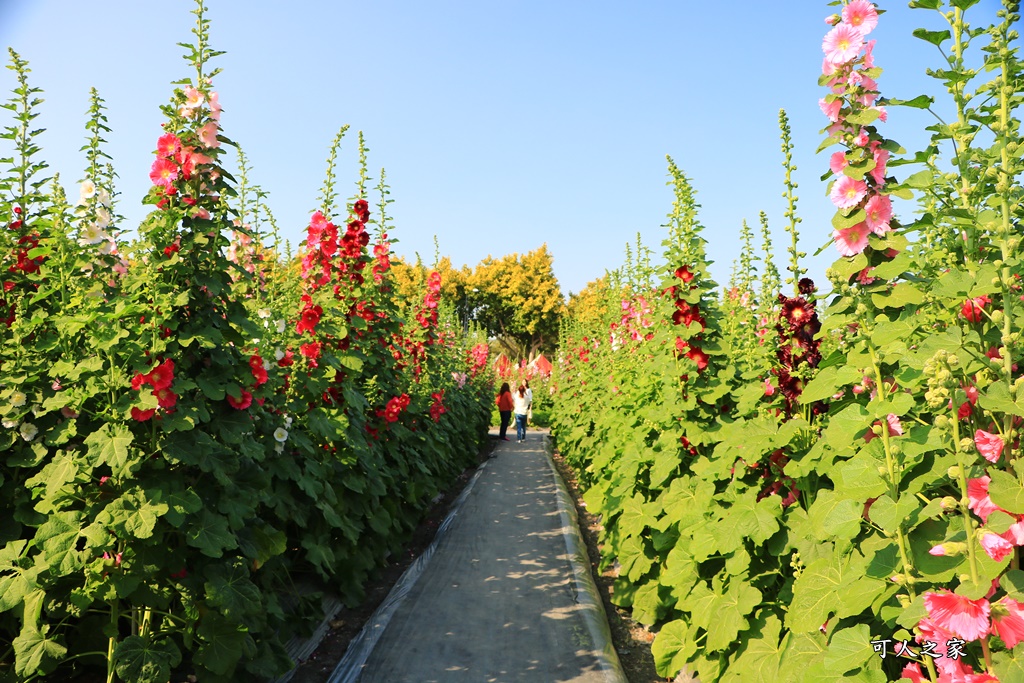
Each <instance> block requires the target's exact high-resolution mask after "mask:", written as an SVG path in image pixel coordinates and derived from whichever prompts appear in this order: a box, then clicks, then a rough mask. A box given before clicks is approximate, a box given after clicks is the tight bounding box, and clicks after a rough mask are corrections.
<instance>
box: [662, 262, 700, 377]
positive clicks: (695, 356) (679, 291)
mask: <svg viewBox="0 0 1024 683" xmlns="http://www.w3.org/2000/svg"><path fill="white" fill-rule="evenodd" d="M675 276H676V277H677V278H679V280H680V282H681V284H679V285H673V286H671V287H669V288H668V290H667V292H666V293H667V294H668V295H669V296H672V297H675V306H676V310H675V311H674V312H673V313H672V323H673V324H674V325H682V326H683V327H685V328H687V329H688V330H689V329H690V326H691V325H694V324H696V325H697V330H696V331H691V333H690V337H689V338H692V337H693V336H696V335H699V334H700V333H701V332H703V331H704V328H705V326H706V325H707V322H706V321H705V320H704V317H703V316H702V315H701V314H700V306H699V305H698V304H691V303H689V302H687V301H686V299H685V296H686V294H687V293H688V292H690V291H692V290H694V289H696V288H697V285H695V284H691V283H692V282H693V278H694V274H693V273H692V272H690V269H689V267H688V266H680V267H678V268H676V270H675ZM676 354H677V355H678V356H679V357H683V356H685V357H687V358H689V359H690V360H692V361H693V362H694V363H696V364H697V370H698V371H703V370H704V368H706V367H707V366H708V360H709V357H708V354H706V353H704V351H703V350H702V349H701V348H700V347H699V346H695V345H693V344H691V343H690V342H689V341H688V339H683V338H682V337H676Z"/></svg>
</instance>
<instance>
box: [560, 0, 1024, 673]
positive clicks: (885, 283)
mask: <svg viewBox="0 0 1024 683" xmlns="http://www.w3.org/2000/svg"><path fill="white" fill-rule="evenodd" d="M978 4H979V3H978V2H977V0H949V1H948V2H945V1H943V0H914V1H913V2H911V3H910V6H911V7H912V8H916V9H920V10H922V11H925V12H928V13H931V14H932V15H933V16H934V18H935V19H938V21H941V22H945V23H946V24H947V25H948V28H944V29H942V30H926V29H919V30H917V31H915V32H914V36H915V37H916V38H919V39H921V40H924V41H926V42H928V43H931V44H933V45H935V46H936V47H937V48H938V51H939V52H940V54H941V61H940V63H939V65H938V68H936V69H934V70H933V71H931V72H929V73H930V75H932V76H933V77H935V78H936V79H938V81H939V82H940V83H941V84H942V86H943V87H944V89H945V90H946V91H947V92H948V94H949V98H948V101H947V102H943V103H939V104H936V103H935V102H934V101H933V100H932V98H929V97H925V96H920V97H916V98H913V99H910V100H897V99H892V98H890V99H885V98H882V97H881V95H880V92H879V86H878V80H879V78H880V76H881V73H882V71H881V69H880V68H879V67H878V66H877V65H876V64H875V60H874V56H873V49H874V46H875V40H874V36H873V35H872V31H873V29H875V27H876V26H877V24H878V22H879V21H882V20H884V18H883V17H882V15H883V12H882V10H880V9H878V8H877V7H876V6H875V5H874V4H872V3H870V2H867V1H866V0H843V1H842V2H834V3H831V5H832V6H835V7H836V13H835V14H832V15H831V16H829V17H828V18H827V20H826V21H827V24H828V26H827V29H826V30H827V33H826V35H825V37H824V40H823V51H824V61H823V65H822V76H821V79H820V85H821V86H822V87H823V88H824V93H823V96H822V99H821V101H820V102H819V105H820V107H821V110H822V112H823V114H824V116H825V117H826V118H827V121H826V128H825V129H824V131H823V133H824V135H825V140H824V142H823V143H822V145H821V148H820V150H819V151H825V150H828V151H829V152H830V155H829V163H828V169H827V171H826V172H825V174H824V175H823V176H822V181H823V183H825V190H826V193H827V195H828V196H829V198H830V200H831V202H832V203H833V205H834V207H835V210H836V213H835V217H834V219H833V225H832V227H831V228H830V233H831V234H830V235H825V234H820V235H817V236H816V237H815V239H818V240H821V241H825V240H826V238H828V241H827V243H826V246H829V245H834V246H835V248H836V249H837V250H838V251H839V254H840V258H839V259H838V260H836V262H835V263H834V264H833V265H832V267H831V268H830V269H829V270H828V271H827V276H828V279H829V284H830V287H831V291H830V292H828V293H827V294H824V295H820V294H818V290H817V287H816V285H815V283H813V282H811V281H810V280H809V279H807V278H806V277H805V273H804V271H803V270H802V267H801V265H800V262H801V259H802V258H803V257H804V254H802V253H801V252H799V251H798V246H797V239H798V234H797V226H798V223H799V218H798V216H797V213H796V203H797V197H796V195H795V184H794V183H793V181H792V172H793V171H794V167H793V165H792V154H791V152H792V144H793V143H792V138H791V131H790V128H789V124H788V121H787V119H786V117H785V114H784V113H783V114H782V116H781V119H780V122H781V128H782V139H783V146H782V147H783V154H784V164H783V165H784V171H785V194H784V196H785V198H786V212H785V222H786V224H787V229H788V230H789V233H790V235H791V237H792V243H791V245H790V246H789V249H788V251H789V253H790V265H789V269H788V270H789V277H788V279H787V282H786V286H785V287H783V285H782V283H781V279H782V278H781V275H780V273H779V271H778V269H777V267H776V266H775V264H774V256H773V251H772V246H771V243H770V240H769V230H768V222H767V217H766V216H764V214H762V216H761V221H760V222H761V225H762V232H763V235H764V245H763V249H762V250H761V254H760V257H759V258H758V257H757V255H756V253H757V252H756V250H755V249H753V245H752V242H753V234H752V231H751V230H750V228H749V227H748V226H747V225H744V226H743V230H742V232H741V241H742V242H743V243H744V244H745V245H746V248H745V249H744V256H743V257H742V258H741V260H740V262H739V263H737V264H736V268H735V270H734V275H733V278H732V281H731V282H730V285H729V287H727V288H725V289H724V290H723V291H722V292H721V293H720V292H719V290H718V286H717V285H716V284H715V283H714V282H713V281H712V280H711V278H710V274H709V270H708V267H709V262H708V260H707V258H706V255H705V245H706V242H705V239H704V237H703V236H702V226H701V224H700V222H699V218H698V215H697V211H698V208H699V207H698V205H697V203H696V202H695V197H694V191H693V187H692V185H691V183H690V181H689V180H688V179H687V178H686V177H685V175H684V174H683V173H682V172H681V171H680V170H679V169H678V168H677V167H676V166H675V164H673V163H672V162H671V160H670V163H669V170H670V184H671V185H672V186H673V188H674V193H675V195H674V196H675V202H674V205H673V210H672V212H671V213H670V215H669V221H668V226H667V227H668V237H667V239H666V240H665V242H664V252H663V256H664V258H663V261H662V262H661V264H660V265H652V259H651V258H650V254H649V251H648V250H645V249H643V248H641V249H638V250H637V253H636V254H635V258H631V259H630V261H629V263H628V264H627V266H626V267H624V268H623V269H620V270H619V271H617V272H615V273H612V274H611V275H610V276H609V278H608V279H607V280H606V282H605V287H604V289H603V290H602V291H604V292H605V295H604V305H603V307H602V308H601V309H600V310H602V311H603V315H593V314H591V315H589V316H588V317H587V318H586V319H585V320H576V321H574V322H570V323H567V324H565V325H564V326H563V330H562V351H561V353H560V355H559V358H558V363H557V364H556V370H555V375H554V378H553V380H552V381H553V383H554V384H555V386H556V392H555V395H554V403H555V408H554V420H553V421H554V432H555V434H556V435H557V440H558V446H559V449H560V450H561V451H562V453H563V454H564V455H565V456H566V457H567V460H568V461H569V462H570V463H571V464H572V466H573V467H574V468H575V469H576V470H577V471H578V472H579V478H580V482H581V484H582V486H583V487H584V488H585V489H586V491H585V493H584V501H585V503H586V505H587V507H588V508H589V509H590V510H591V511H592V512H594V513H597V514H599V515H600V516H601V521H602V525H603V531H602V553H603V562H604V566H605V568H609V567H610V568H612V569H613V570H614V571H615V572H617V579H616V581H615V584H614V596H613V599H614V600H615V602H616V603H617V604H619V605H622V606H625V607H629V608H631V610H632V614H633V616H634V618H636V619H637V620H639V621H641V622H643V623H645V624H651V625H655V626H656V627H657V629H658V634H657V637H656V639H655V641H654V645H653V649H654V655H655V658H656V663H657V667H658V670H659V672H660V673H661V674H663V675H667V676H675V675H676V674H677V673H679V672H680V671H688V672H697V673H698V674H699V676H700V680H701V681H703V682H704V683H714V682H715V681H743V682H745V683H748V682H752V681H808V682H810V681H814V682H815V683H818V682H825V681H840V680H842V681H864V682H870V683H876V682H877V683H880V682H882V681H886V680H897V679H899V680H904V681H912V682H918V681H933V682H934V681H941V682H943V683H953V682H966V683H987V682H992V681H1003V682H1004V683H1006V682H1008V681H1018V680H1024V655H1022V648H1024V646H1021V645H1020V644H1019V643H1020V642H1021V641H1022V640H1024V572H1022V571H1021V569H1020V550H1019V548H1020V546H1021V545H1024V533H1022V529H1024V527H1022V520H1024V459H1022V458H1021V439H1020V429H1021V428H1020V425H1021V423H1022V420H1024V393H1022V392H1024V389H1022V386H1024V378H1022V377H1024V375H1022V372H1021V370H1020V368H1019V367H1018V364H1019V361H1020V348H1021V329H1022V326H1024V307H1022V303H1021V302H1022V301H1024V292H1022V291H1021V285H1020V273H1021V270H1022V267H1021V261H1020V253H1021V250H1020V247H1021V237H1022V233H1021V225H1020V220H1021V218H1022V213H1024V208H1022V205H1021V198H1022V191H1021V184H1020V172H1021V163H1022V162H1021V156H1022V153H1024V148H1022V146H1021V136H1020V124H1019V120H1018V118H1017V115H1018V112H1019V105H1020V103H1021V100H1022V92H1024V89H1022V87H1021V86H1022V81H1021V73H1022V72H1021V65H1022V62H1021V60H1020V58H1019V55H1018V48H1017V44H1018V34H1017V32H1016V30H1015V26H1016V25H1017V22H1018V21H1019V3H1018V2H1016V1H1013V0H1003V2H1002V3H1001V7H1000V8H999V9H998V11H996V12H995V16H992V13H991V11H989V12H988V13H987V14H986V12H985V11H984V10H986V9H987V8H986V7H984V6H979V7H975V5H978ZM975 15H978V16H977V18H975ZM896 106H904V107H911V108H918V109H931V110H934V111H938V112H940V114H941V116H942V117H943V118H938V116H937V117H936V122H935V123H934V124H933V125H931V126H929V127H928V131H929V132H930V133H931V140H930V144H929V145H928V147H927V148H926V149H924V150H921V151H919V152H917V153H914V154H910V153H907V152H906V151H905V150H903V149H902V148H901V147H900V146H899V144H897V143H896V142H894V141H892V140H889V139H887V138H886V137H884V135H883V134H882V133H881V132H880V130H881V124H882V123H884V122H885V120H886V118H887V116H888V115H889V113H888V109H889V108H892V107H896ZM894 198H899V199H904V200H907V199H915V198H916V200H917V203H918V209H917V211H916V213H915V217H914V218H913V219H912V220H908V221H906V222H900V221H899V220H898V219H897V218H896V217H895V215H894V213H893V199H894Z"/></svg>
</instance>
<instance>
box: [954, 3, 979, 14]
mask: <svg viewBox="0 0 1024 683" xmlns="http://www.w3.org/2000/svg"><path fill="white" fill-rule="evenodd" d="M949 2H950V4H951V5H953V6H954V7H956V8H958V9H960V10H963V11H965V12H966V11H967V10H969V9H970V8H971V7H974V6H975V5H977V4H978V3H979V2H981V0H949Z"/></svg>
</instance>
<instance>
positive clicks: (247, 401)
mask: <svg viewBox="0 0 1024 683" xmlns="http://www.w3.org/2000/svg"><path fill="white" fill-rule="evenodd" d="M239 391H240V392H241V396H240V397H239V398H235V397H234V396H232V395H231V394H228V395H227V399H228V404H229V405H230V406H231V407H232V408H234V409H235V410H245V409H246V408H248V407H249V406H251V405H252V394H250V393H249V392H248V391H246V390H245V389H240V390H239Z"/></svg>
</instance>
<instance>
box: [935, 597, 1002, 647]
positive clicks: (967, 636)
mask: <svg viewBox="0 0 1024 683" xmlns="http://www.w3.org/2000/svg"><path fill="white" fill-rule="evenodd" d="M924 606H925V609H926V610H928V618H929V619H931V620H932V621H933V622H934V623H935V625H937V626H939V627H940V628H943V629H945V630H947V631H949V632H951V633H954V634H956V635H958V636H960V637H961V638H963V639H964V640H977V639H978V638H981V637H982V636H984V635H986V634H987V633H988V629H989V622H988V615H989V610H990V607H989V604H988V600H986V599H984V598H981V599H980V600H971V599H969V598H966V597H964V596H963V595H957V594H956V593H953V592H952V591H949V590H945V589H944V590H942V591H940V592H938V593H933V592H931V591H929V592H927V593H925V594H924Z"/></svg>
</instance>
